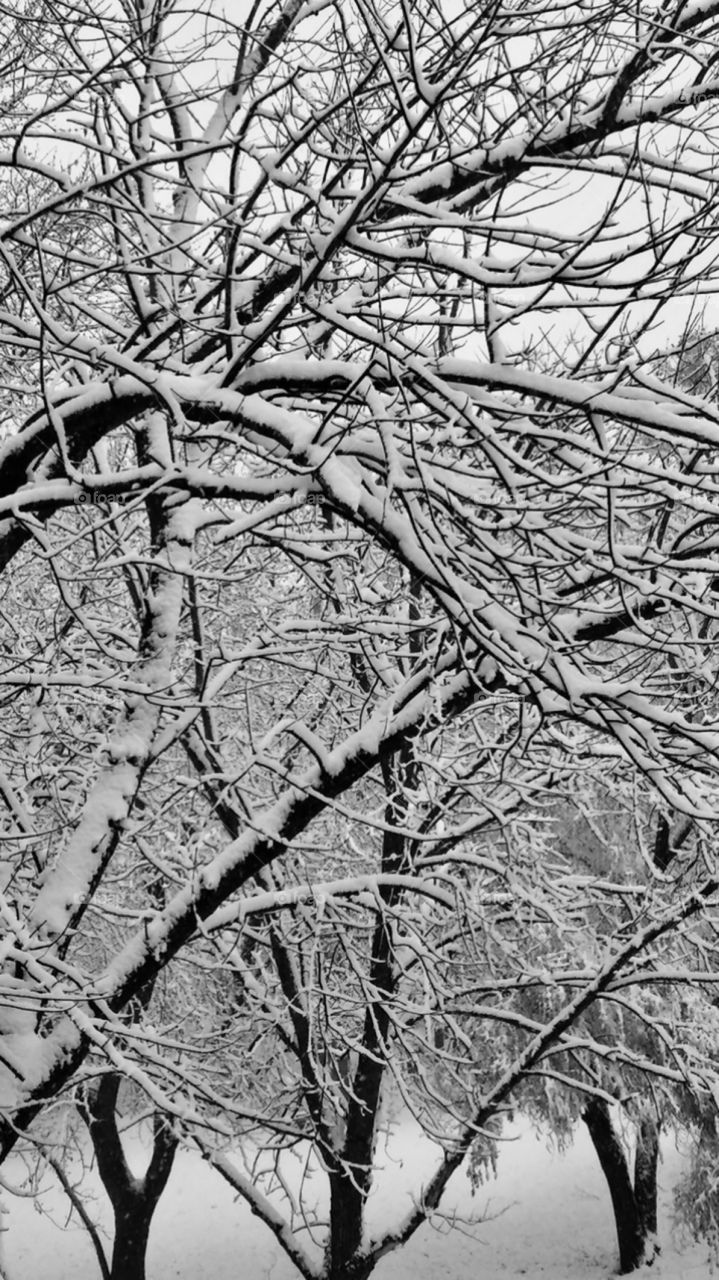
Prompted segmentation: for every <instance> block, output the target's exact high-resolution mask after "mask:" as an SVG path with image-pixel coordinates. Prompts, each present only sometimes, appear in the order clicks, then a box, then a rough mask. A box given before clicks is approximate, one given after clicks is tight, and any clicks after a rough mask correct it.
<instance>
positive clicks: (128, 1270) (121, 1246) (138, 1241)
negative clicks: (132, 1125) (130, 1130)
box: [80, 1072, 177, 1280]
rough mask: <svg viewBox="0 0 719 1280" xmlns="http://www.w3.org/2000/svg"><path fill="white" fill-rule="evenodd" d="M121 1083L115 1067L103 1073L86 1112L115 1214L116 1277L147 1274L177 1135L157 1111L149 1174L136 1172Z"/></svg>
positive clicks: (139, 1279) (130, 1279)
mask: <svg viewBox="0 0 719 1280" xmlns="http://www.w3.org/2000/svg"><path fill="white" fill-rule="evenodd" d="M119 1089H120V1076H119V1075H117V1074H116V1073H115V1072H109V1073H108V1074H107V1075H105V1076H102V1077H101V1078H100V1080H99V1082H98V1083H97V1084H96V1086H95V1087H94V1088H93V1089H92V1090H88V1093H87V1094H86V1096H85V1098H84V1100H83V1102H82V1103H81V1104H80V1114H81V1115H82V1118H83V1120H84V1121H85V1123H86V1125H87V1127H88V1129H89V1131H90V1137H91V1138H92V1145H93V1147H94V1149H95V1156H96V1158H97V1168H98V1172H99V1174H100V1178H101V1179H102V1183H103V1186H104V1187H105V1190H106V1192H107V1194H108V1196H109V1198H110V1203H111V1204H112V1210H113V1214H114V1216H115V1240H114V1244H113V1251H112V1265H111V1268H110V1280H145V1254H146V1252H147V1240H148V1236H149V1233H150V1223H151V1222H152V1215H153V1214H154V1212H155V1209H156V1208H157V1204H158V1201H159V1199H160V1196H161V1195H162V1192H163V1191H164V1189H165V1186H166V1184H167V1179H168V1178H169V1176H170V1171H171V1169H172V1165H173V1161H174V1159H175V1152H176V1150H177V1138H176V1137H175V1135H174V1134H173V1133H172V1132H171V1130H170V1129H169V1128H168V1126H167V1124H166V1123H165V1122H164V1120H163V1118H162V1116H160V1115H157V1114H156V1115H155V1116H154V1118H153V1144H152V1152H151V1155H150V1163H149V1164H148V1166H147V1170H146V1172H145V1174H144V1176H143V1177H141V1178H136V1177H135V1176H134V1174H133V1173H132V1172H131V1170H130V1168H129V1166H128V1164H127V1160H126V1158H125V1152H124V1150H123V1146H122V1140H121V1138H120V1131H119V1129H118V1120H117V1099H118V1093H119Z"/></svg>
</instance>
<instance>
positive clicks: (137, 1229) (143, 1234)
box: [110, 1196, 157, 1280]
mask: <svg viewBox="0 0 719 1280" xmlns="http://www.w3.org/2000/svg"><path fill="white" fill-rule="evenodd" d="M156 1205H157V1201H156V1200H155V1202H154V1203H151V1202H147V1201H145V1200H144V1198H143V1197H137V1196H129V1197H127V1199H126V1200H124V1202H123V1203H121V1204H116V1205H115V1206H114V1209H115V1241H114V1244H113V1249H112V1264H111V1267H110V1280H145V1257H146V1254H147V1239H148V1236H149V1234H150V1222H151V1220H152V1214H153V1211H154V1209H155V1207H156Z"/></svg>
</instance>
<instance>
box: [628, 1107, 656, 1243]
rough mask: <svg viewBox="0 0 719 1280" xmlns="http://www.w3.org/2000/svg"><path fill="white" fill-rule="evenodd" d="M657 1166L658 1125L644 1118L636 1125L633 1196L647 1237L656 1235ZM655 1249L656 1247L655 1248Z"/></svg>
mask: <svg viewBox="0 0 719 1280" xmlns="http://www.w3.org/2000/svg"><path fill="white" fill-rule="evenodd" d="M658 1164H659V1125H658V1123H657V1121H656V1120H654V1119H652V1117H650V1116H644V1117H643V1118H642V1119H641V1121H640V1122H639V1125H638V1131H637V1154H636V1158H635V1162H634V1196H635V1199H636V1202H637V1208H638V1210H639V1213H640V1215H641V1218H642V1222H643V1223H644V1229H645V1232H646V1234H647V1236H650V1237H651V1236H656V1234H657V1165H658ZM655 1249H656V1246H655Z"/></svg>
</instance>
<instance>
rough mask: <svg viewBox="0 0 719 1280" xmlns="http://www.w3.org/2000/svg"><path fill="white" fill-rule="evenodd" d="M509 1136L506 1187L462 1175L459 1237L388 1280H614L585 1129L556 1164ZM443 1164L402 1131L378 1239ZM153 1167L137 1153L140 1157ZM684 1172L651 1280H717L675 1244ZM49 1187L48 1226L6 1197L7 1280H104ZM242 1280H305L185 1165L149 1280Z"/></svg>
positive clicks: (522, 1128)
mask: <svg viewBox="0 0 719 1280" xmlns="http://www.w3.org/2000/svg"><path fill="white" fill-rule="evenodd" d="M507 1134H508V1135H509V1137H510V1140H508V1141H506V1142H504V1143H503V1144H502V1147H501V1153H500V1157H499V1164H498V1176H497V1178H496V1180H495V1181H492V1182H490V1183H489V1184H487V1185H485V1186H484V1187H483V1188H481V1189H480V1191H479V1192H478V1193H477V1194H476V1195H475V1196H472V1194H471V1188H470V1186H469V1183H468V1181H467V1179H466V1177H465V1176H464V1174H462V1173H460V1174H458V1175H456V1176H455V1178H454V1180H453V1182H452V1183H451V1184H450V1187H449V1188H448V1192H447V1196H446V1201H445V1206H444V1207H445V1211H452V1212H454V1213H455V1214H456V1218H457V1220H456V1222H455V1224H454V1225H453V1226H450V1224H449V1223H448V1222H447V1221H446V1220H444V1221H438V1222H437V1223H436V1224H434V1226H425V1227H423V1228H422V1229H421V1230H420V1231H419V1232H418V1233H417V1235H416V1236H415V1237H414V1238H413V1240H412V1241H411V1243H410V1244H408V1245H407V1246H406V1247H405V1248H404V1249H402V1250H401V1251H399V1252H397V1253H395V1254H393V1255H391V1256H390V1257H388V1258H386V1259H384V1260H383V1261H382V1262H381V1263H380V1264H379V1266H378V1268H377V1270H376V1272H375V1275H376V1277H377V1280H435V1278H436V1277H439V1276H441V1277H442V1280H510V1278H513V1277H520V1276H521V1277H524V1278H525V1280H548V1277H550V1276H551V1278H552V1280H595V1278H596V1280H599V1277H607V1276H609V1275H611V1273H612V1271H613V1270H614V1267H615V1264H616V1247H615V1237H614V1227H613V1222H612V1217H611V1211H610V1205H609V1197H608V1192H607V1189H606V1185H605V1184H604V1182H603V1179H602V1175H601V1172H600V1170H599V1167H598V1164H597V1161H596V1157H595V1156H594V1154H593V1152H592V1150H591V1147H590V1146H589V1142H588V1138H587V1136H586V1134H585V1132H584V1130H583V1127H581V1126H580V1128H579V1129H578V1131H577V1133H576V1136H575V1141H574V1144H573V1146H572V1147H571V1148H570V1149H569V1150H568V1151H567V1152H566V1153H565V1154H563V1155H560V1154H557V1153H556V1152H552V1151H550V1150H548V1149H547V1147H546V1145H545V1144H544V1142H543V1141H542V1140H540V1139H538V1138H537V1137H536V1136H535V1135H534V1134H533V1133H532V1132H531V1130H530V1129H529V1128H528V1127H527V1126H526V1125H524V1124H521V1123H520V1124H515V1125H514V1126H513V1127H510V1128H509V1129H508V1130H507ZM432 1154H433V1152H432V1147H431V1145H430V1144H429V1143H428V1141H427V1140H426V1139H423V1138H422V1137H421V1136H420V1135H419V1134H418V1133H417V1132H416V1131H414V1130H413V1129H412V1127H411V1126H410V1125H409V1124H403V1125H402V1126H401V1127H399V1128H398V1129H397V1130H396V1132H395V1134H394V1136H393V1138H392V1141H391V1143H390V1145H389V1148H388V1149H387V1150H386V1151H385V1155H384V1165H385V1171H384V1175H383V1178H382V1181H381V1184H380V1185H379V1186H378V1188H377V1190H376V1191H375V1194H374V1197H373V1201H372V1216H373V1219H374V1222H375V1223H376V1224H377V1226H379V1225H381V1223H382V1222H383V1221H389V1220H390V1219H391V1218H392V1217H393V1216H394V1215H395V1214H396V1213H397V1211H398V1209H401V1208H402V1206H406V1204H407V1200H406V1197H407V1195H409V1194H411V1191H412V1189H414V1190H415V1191H416V1189H417V1187H418V1185H419V1179H420V1175H421V1173H422V1171H423V1170H429V1169H430V1167H431V1164H432ZM141 1155H142V1152H141V1148H140V1147H139V1145H138V1144H137V1143H135V1146H134V1149H133V1151H132V1157H133V1159H140V1158H141ZM680 1165H681V1156H680V1154H679V1153H678V1152H677V1150H676V1147H675V1145H674V1143H673V1141H672V1140H668V1141H667V1142H666V1144H665V1148H664V1153H663V1161H662V1168H661V1185H662V1194H661V1242H662V1254H661V1258H660V1259H659V1260H658V1261H657V1262H656V1263H655V1264H654V1265H653V1266H652V1267H651V1269H649V1268H647V1269H646V1280H704V1278H705V1277H708V1276H709V1274H710V1268H709V1265H708V1262H707V1260H706V1250H705V1249H704V1248H703V1247H702V1246H693V1247H691V1248H690V1249H686V1250H684V1251H682V1250H681V1248H680V1247H679V1245H678V1244H677V1242H676V1241H675V1240H674V1238H673V1234H672V1225H671V1187H672V1185H673V1183H674V1181H675V1179H676V1177H677V1174H678V1171H679V1168H680ZM4 1172H5V1173H6V1175H7V1178H8V1181H11V1180H12V1176H13V1172H15V1173H17V1175H18V1177H19V1176H20V1172H21V1171H20V1166H19V1165H18V1166H17V1167H16V1168H15V1170H12V1169H6V1170H5V1171H4ZM318 1182H319V1179H318ZM45 1185H46V1187H47V1190H46V1191H45V1192H44V1194H43V1205H44V1208H45V1210H46V1212H45V1213H40V1212H38V1210H37V1209H36V1208H35V1207H34V1205H33V1203H32V1201H31V1200H27V1199H26V1200H19V1199H16V1198H14V1197H12V1196H9V1195H8V1193H7V1192H4V1193H3V1198H4V1200H5V1203H6V1204H7V1205H8V1207H9V1214H8V1216H7V1218H6V1222H7V1226H8V1231H7V1233H6V1235H5V1241H4V1247H5V1267H6V1269H7V1276H8V1280H96V1277H98V1276H99V1269H98V1266H97V1261H96V1258H95V1256H94V1253H93V1251H92V1247H91V1246H90V1244H89V1241H88V1237H87V1235H86V1233H85V1231H84V1229H83V1228H82V1227H81V1226H79V1225H78V1224H77V1222H76V1220H75V1218H74V1217H73V1218H72V1219H71V1220H70V1221H69V1222H68V1217H67V1202H66V1201H65V1199H64V1197H63V1195H62V1193H61V1192H59V1191H58V1189H57V1187H56V1186H53V1185H52V1182H51V1181H50V1179H49V1178H47V1179H46V1180H45ZM92 1186H94V1188H95V1194H96V1195H97V1198H98V1203H97V1205H96V1206H95V1208H96V1209H99V1208H100V1205H101V1202H102V1191H101V1189H100V1188H99V1185H98V1184H97V1183H96V1182H95V1183H94V1184H92V1185H91V1186H90V1187H89V1189H92ZM317 1190H318V1196H319V1194H320V1188H319V1186H318V1189H317ZM103 1209H104V1218H105V1221H106V1222H107V1221H108V1214H107V1211H106V1207H105V1206H104V1205H103ZM480 1219H483V1220H480ZM238 1276H242V1277H251V1278H252V1280H297V1277H298V1273H297V1271H296V1270H295V1268H294V1267H293V1266H292V1264H291V1263H290V1262H289V1261H288V1260H287V1259H286V1258H285V1257H284V1255H283V1254H282V1252H281V1250H280V1248H279V1246H278V1245H277V1244H276V1242H275V1240H274V1238H273V1237H272V1236H271V1235H270V1233H269V1232H268V1231H267V1229H266V1228H265V1227H264V1226H263V1225H262V1224H261V1223H260V1222H259V1221H258V1220H257V1219H256V1218H254V1217H253V1216H252V1215H251V1214H250V1212H249V1210H248V1209H247V1208H246V1206H245V1205H244V1204H242V1203H241V1202H238V1201H237V1200H236V1199H235V1196H234V1193H233V1192H232V1190H231V1188H230V1187H229V1186H228V1185H227V1184H226V1183H225V1182H224V1181H223V1180H222V1179H221V1178H220V1176H219V1175H218V1174H217V1173H216V1172H215V1171H213V1170H212V1169H210V1168H209V1167H208V1166H207V1165H206V1164H204V1163H203V1161H202V1160H201V1159H200V1158H199V1157H195V1156H193V1155H192V1154H190V1153H186V1152H183V1153H182V1154H180V1156H179V1157H178V1159H177V1162H176V1164H175V1168H174V1169H173V1172H172V1175H171V1178H170V1182H169V1184H168V1188H167V1191H166V1193H165V1195H164V1197H163V1199H162V1201H161V1203H160V1205H159V1208H158V1210H157V1214H156V1217H155V1220H154V1223H153V1227H152V1231H151V1235H150V1248H149V1255H148V1280H174V1278H175V1277H182V1280H237V1277H238Z"/></svg>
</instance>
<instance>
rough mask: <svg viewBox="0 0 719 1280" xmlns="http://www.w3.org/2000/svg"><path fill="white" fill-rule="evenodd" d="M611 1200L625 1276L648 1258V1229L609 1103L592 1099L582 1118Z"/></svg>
mask: <svg viewBox="0 0 719 1280" xmlns="http://www.w3.org/2000/svg"><path fill="white" fill-rule="evenodd" d="M583 1119H584V1122H585V1124H586V1126H587V1128H588V1130H589V1135H590V1137H591V1139H592V1142H593V1144H594V1149H595V1151H596V1153H597V1155H598V1157H599V1163H600V1164H601V1166H602V1172H603V1174H604V1176H605V1178H606V1180H607V1185H608V1187H609V1194H610V1196H611V1198H612V1209H613V1210H614V1221H615V1223H616V1228H617V1241H618V1244H619V1273H620V1275H626V1274H627V1273H628V1272H629V1271H634V1270H635V1269H636V1268H637V1267H639V1266H641V1264H642V1262H643V1261H644V1258H645V1252H646V1238H647V1230H646V1226H645V1223H644V1220H643V1218H642V1215H641V1213H640V1211H639V1206H638V1203H637V1197H636V1195H635V1192H634V1185H633V1183H632V1178H631V1175H630V1172H629V1165H628V1164H627V1159H626V1156H625V1154H624V1151H623V1149H622V1144H621V1142H620V1141H619V1138H618V1137H617V1135H616V1133H615V1132H614V1129H613V1127H612V1121H611V1116H610V1114H609V1107H608V1106H607V1103H606V1102H604V1101H603V1100H602V1099H600V1098H593V1099H592V1101H591V1102H590V1103H589V1105H588V1107H586V1109H585V1111H584V1115H583Z"/></svg>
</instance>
